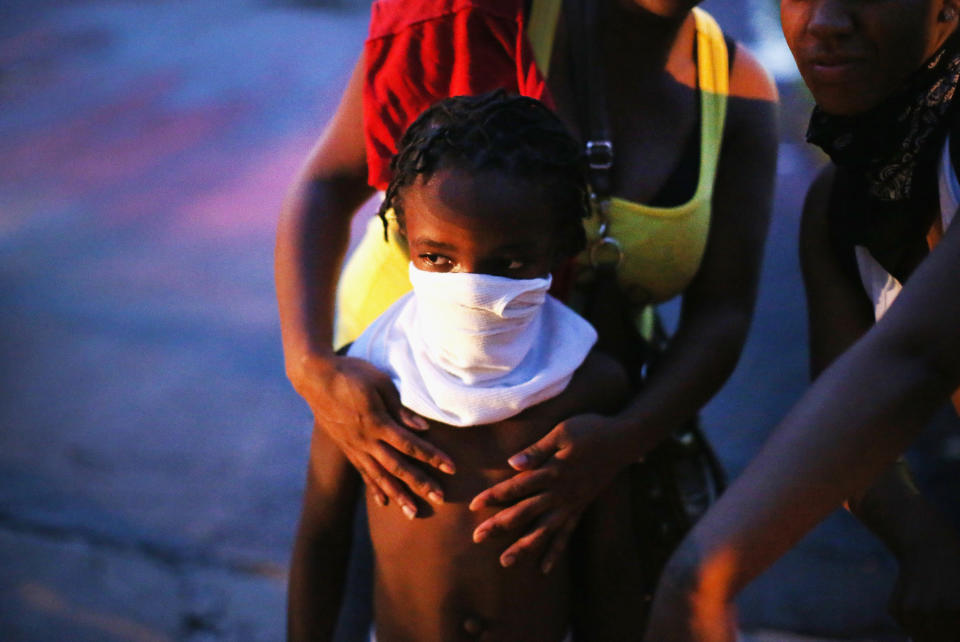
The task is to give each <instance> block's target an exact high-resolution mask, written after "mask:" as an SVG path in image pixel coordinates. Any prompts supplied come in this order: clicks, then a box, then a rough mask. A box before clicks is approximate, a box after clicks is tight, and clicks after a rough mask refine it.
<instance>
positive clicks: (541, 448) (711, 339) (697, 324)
mask: <svg viewBox="0 0 960 642" xmlns="http://www.w3.org/2000/svg"><path fill="white" fill-rule="evenodd" d="M735 61H736V62H735V64H734V68H733V72H732V74H731V94H732V95H731V97H730V98H729V103H728V117H727V124H726V130H725V134H724V140H723V147H722V151H721V157H720V164H719V167H718V172H717V177H716V181H715V187H714V197H713V217H712V220H711V227H710V232H709V236H708V239H707V246H706V250H705V253H704V257H703V260H702V263H701V266H700V269H699V271H698V273H697V276H696V277H695V278H694V280H693V282H692V283H691V285H690V286H689V288H688V289H687V291H686V292H685V293H684V297H683V305H682V309H681V314H680V322H679V327H678V329H677V332H676V334H675V335H674V337H673V338H672V340H671V342H670V346H669V348H668V349H667V350H666V351H665V353H664V354H663V355H662V357H661V358H660V360H659V361H658V366H657V369H656V370H655V371H654V372H652V373H651V374H650V377H649V379H648V381H647V382H646V383H645V386H644V388H643V390H642V392H640V393H639V395H637V396H636V397H635V398H634V399H633V400H632V402H631V403H630V404H629V405H628V406H627V408H626V410H624V411H623V412H622V413H620V414H619V415H617V416H615V417H612V418H598V417H593V416H580V417H573V418H571V419H569V420H567V421H565V422H562V423H560V424H559V425H558V426H557V427H556V428H555V429H554V430H553V431H551V432H550V433H549V434H547V435H546V436H545V437H544V438H543V439H541V440H540V441H538V442H537V443H535V444H533V445H532V446H530V447H529V448H527V449H526V450H524V451H523V452H521V453H518V454H517V455H515V456H514V457H513V458H511V460H510V463H511V465H512V466H513V467H514V468H516V469H518V470H520V471H522V472H521V473H519V474H518V475H516V476H514V477H513V478H511V479H509V480H507V481H505V482H501V483H500V484H498V485H497V486H494V487H492V488H490V489H488V490H487V491H485V492H484V493H482V494H481V495H478V496H477V497H476V498H475V499H474V501H473V504H472V506H473V507H474V508H477V507H480V506H483V505H503V504H506V505H508V507H507V508H506V509H504V510H502V511H500V512H499V513H497V514H495V515H494V516H493V517H491V518H490V519H488V520H486V521H485V522H484V523H482V524H480V525H479V526H478V528H477V531H476V533H475V539H484V538H485V537H486V536H488V535H489V534H491V533H494V532H498V531H505V530H514V529H516V530H521V531H523V530H525V531H526V533H525V535H524V537H522V538H521V539H520V540H519V541H518V542H517V543H516V544H514V545H513V546H511V547H510V548H508V549H507V550H506V551H505V552H504V554H503V556H502V557H501V562H510V561H512V560H515V559H516V558H517V557H519V556H520V555H531V554H533V555H536V554H539V553H540V552H541V551H543V550H544V548H545V547H546V546H547V545H548V544H549V550H548V552H547V554H546V556H545V558H544V561H543V564H544V567H545V568H547V569H548V568H549V567H550V566H551V565H552V562H553V560H555V559H556V558H557V556H558V555H559V554H560V553H561V552H562V550H563V547H564V546H565V543H566V540H567V538H568V536H569V534H570V532H571V531H572V530H573V528H574V527H575V525H576V522H577V519H578V517H579V515H580V513H581V512H582V511H583V509H584V507H585V506H586V505H587V504H588V503H589V502H590V501H592V500H593V499H594V498H595V497H596V496H597V495H598V494H599V492H600V491H601V489H602V488H603V487H604V486H605V485H606V484H607V483H608V482H609V481H610V480H611V479H612V478H613V475H614V474H616V472H617V471H618V470H620V469H621V468H623V467H624V466H626V465H627V464H628V463H630V462H631V461H635V460H636V459H638V458H639V457H641V456H643V455H644V454H645V453H646V452H648V451H649V450H650V449H651V448H653V447H654V446H655V445H656V444H657V443H659V442H660V441H661V440H662V439H663V438H664V437H666V436H667V435H668V434H669V433H670V432H671V431H673V430H674V429H675V428H677V427H678V426H680V425H682V424H683V423H684V422H685V421H687V420H688V419H690V418H691V417H692V416H694V415H695V414H696V412H697V411H698V410H699V409H700V408H701V407H702V406H703V405H704V404H705V403H706V402H707V401H708V400H709V399H710V398H711V397H712V396H713V395H714V394H715V393H716V391H717V390H719V388H720V387H721V386H722V385H723V383H724V382H725V381H726V379H727V377H729V375H730V373H731V372H732V371H733V368H734V366H735V365H736V362H737V359H738V358H739V355H740V351H741V349H742V347H743V344H744V341H745V338H746V334H747V330H748V328H749V325H750V319H751V316H752V313H753V306H754V301H755V299H756V291H757V282H758V278H759V271H760V263H761V257H762V252H763V243H764V240H765V238H766V232H767V227H768V224H769V216H770V206H771V200H772V199H771V197H772V190H773V181H774V173H775V167H776V140H777V134H776V100H777V97H776V88H775V86H774V85H773V82H772V81H771V80H770V78H769V77H768V76H767V74H766V72H765V71H764V70H763V68H762V67H761V66H760V65H759V63H757V62H756V60H755V59H754V58H753V57H752V56H751V55H750V53H749V52H748V51H746V50H745V49H743V48H740V49H739V50H738V51H737V55H736V58H735ZM531 496H534V497H536V504H535V505H536V509H535V510H531V509H530V508H529V507H530V504H531V502H529V501H527V502H525V503H524V506H525V507H526V508H525V510H520V509H519V508H518V506H515V505H513V502H514V501H517V500H519V499H521V498H529V497H531ZM531 533H535V534H536V536H535V537H529V535H530V534H531Z"/></svg>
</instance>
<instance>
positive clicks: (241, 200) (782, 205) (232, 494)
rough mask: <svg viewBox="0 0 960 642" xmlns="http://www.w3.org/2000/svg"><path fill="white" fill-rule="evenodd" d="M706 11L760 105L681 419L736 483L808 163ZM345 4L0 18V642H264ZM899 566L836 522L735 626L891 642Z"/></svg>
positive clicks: (295, 486) (769, 59) (269, 625)
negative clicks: (770, 192)
mask: <svg viewBox="0 0 960 642" xmlns="http://www.w3.org/2000/svg"><path fill="white" fill-rule="evenodd" d="M705 6H706V8H707V9H709V10H710V11H711V12H713V13H714V15H715V16H716V17H717V18H718V19H719V21H720V23H721V25H722V26H723V27H724V28H725V29H726V30H728V31H729V32H730V33H731V34H732V35H733V36H734V37H735V38H737V39H739V40H741V41H742V42H745V43H746V44H747V45H748V46H750V47H751V48H752V49H753V50H754V51H755V52H756V53H757V54H758V56H759V57H760V59H761V60H762V61H763V62H764V63H765V64H766V65H767V66H768V68H769V69H770V70H771V71H772V72H773V73H774V74H775V75H776V77H777V80H778V85H779V87H780V90H781V93H782V97H783V103H784V108H783V114H782V144H781V147H780V158H779V170H778V171H779V185H778V191H777V203H776V210H775V218H774V222H773V226H772V229H771V234H770V240H769V245H768V249H767V258H766V263H765V267H764V275H763V284H762V288H761V295H760V300H759V308H758V312H757V317H756V321H755V322H754V327H753V331H752V334H751V339H750V342H749V344H748V346H747V349H746V352H745V354H744V356H743V358H742V361H741V365H740V367H739V368H738V370H737V372H736V374H735V375H734V377H733V378H732V379H731V381H730V383H729V384H728V385H727V386H726V388H725V389H724V390H723V391H722V393H721V394H720V395H719V396H718V397H717V399H716V400H715V401H714V402H713V403H712V404H711V405H710V406H709V407H708V408H707V410H706V411H705V413H704V422H705V425H706V428H707V431H708V433H709V434H710V435H711V436H712V437H713V439H714V442H715V443H716V445H717V448H718V450H719V452H720V455H721V457H722V459H723V461H724V463H725V465H726V466H727V468H728V470H729V471H730V473H731V474H734V475H735V474H736V473H737V472H739V471H740V470H741V469H742V468H743V466H744V465H745V463H746V462H747V461H748V460H749V458H750V457H751V455H752V454H753V453H754V452H755V451H756V449H757V447H758V446H759V445H760V443H761V442H762V440H763V438H764V435H765V434H766V433H767V431H769V430H770V429H771V428H772V427H773V426H774V425H775V423H776V421H777V419H778V418H779V417H780V416H782V414H783V413H784V412H785V411H786V409H787V408H788V407H789V406H790V404H791V403H792V402H793V401H794V400H795V399H796V398H797V397H798V396H799V394H800V393H801V391H802V389H803V387H804V385H805V381H806V376H807V375H806V354H805V353H806V337H805V333H806V327H805V319H804V311H803V293H802V288H801V285H800V280H799V270H798V265H797V260H796V255H797V253H796V232H797V224H798V215H799V206H800V203H801V201H802V197H803V194H804V192H805V190H806V188H807V186H808V184H809V182H810V180H811V178H812V175H813V172H814V171H815V169H816V168H817V166H818V165H819V164H820V163H821V162H822V158H821V157H820V156H818V155H816V154H815V153H814V151H813V150H812V149H810V148H808V147H807V146H806V145H805V144H804V143H803V131H804V128H805V124H806V118H807V116H808V114H809V109H810V102H809V97H808V96H807V94H806V93H805V91H804V90H803V89H802V87H801V86H800V84H799V81H798V79H797V76H796V70H795V68H794V67H793V62H792V59H790V57H789V53H788V52H787V51H786V48H785V45H784V44H783V43H782V40H781V38H780V32H779V24H778V19H777V15H776V6H775V4H774V3H772V2H771V1H770V0H723V1H720V0H708V2H707V3H706V4H705ZM368 7H369V5H368V3H367V2H365V1H363V0H327V1H321V0H315V1H313V2H295V1H292V0H290V1H282V0H277V1H274V2H270V1H267V0H220V1H218V2H210V1H194V2H185V1H175V0H167V1H157V0H154V1H147V0H115V1H107V0H74V1H73V2H68V1H63V0H33V1H30V2H28V1H25V0H5V1H4V2H3V3H2V5H0V364H2V365H0V368H2V371H0V373H2V374H0V384H2V385H0V639H3V640H136V641H147V640H151V641H152V640H190V641H201V640H279V639H282V637H283V623H284V599H285V598H284V593H285V581H286V572H287V558H288V552H289V549H290V545H291V540H292V534H293V530H294V527H295V521H296V518H297V514H298V510H299V502H300V496H301V492H302V488H303V478H304V471H305V462H306V454H307V443H308V439H309V434H310V414H309V412H308V409H307V406H306V405H305V404H304V403H303V402H302V401H301V400H300V399H299V398H298V397H297V396H296V394H295V393H294V392H293V390H292V389H291V388H290V387H289V385H288V383H287V381H286V379H285V376H284V372H283V364H282V355H281V350H280V334H279V325H278V320H277V313H276V305H275V301H274V291H273V283H272V251H273V236H274V226H275V222H276V218H277V213H278V210H279V208H280V204H281V201H282V199H283V196H284V192H285V189H286V188H287V185H288V184H289V182H290V181H291V179H292V177H293V175H294V173H295V171H296V170H297V168H298V166H299V164H300V162H302V160H303V159H304V157H305V156H306V154H307V151H308V150H309V148H310V147H311V145H312V144H313V142H314V141H315V140H316V138H317V137H318V135H319V134H320V132H321V130H322V127H323V125H324V123H325V122H326V120H327V119H328V118H329V116H330V115H331V114H332V112H333V109H334V107H335V106H336V103H337V99H338V97H339V93H340V91H341V89H342V87H343V84H344V83H345V80H346V77H347V74H348V72H349V69H350V67H351V65H352V63H353V61H354V60H355V58H356V56H357V54H358V53H359V51H360V48H361V46H362V42H363V38H364V35H365V30H366V23H367V11H368ZM368 214H369V211H368ZM360 218H362V217H358V220H359V219H360ZM665 313H666V314H667V315H668V316H669V315H675V314H676V306H675V305H673V306H667V308H666V310H665ZM958 458H960V440H958V439H957V437H951V436H950V435H949V433H947V432H946V431H945V430H943V429H937V428H933V429H931V430H930V431H929V432H928V434H926V435H925V436H924V438H923V439H922V440H921V443H920V445H919V446H918V448H917V449H915V452H914V453H912V459H913V461H914V463H915V465H916V467H917V469H918V471H919V474H920V477H921V481H922V482H923V483H925V484H926V485H927V486H928V488H929V489H930V490H931V492H932V493H933V494H934V496H935V498H941V499H942V498H950V497H951V496H952V497H954V498H955V497H957V496H960V495H958V492H957V491H958V490H960V489H958V488H957V478H958V475H957V474H956V473H957V469H958ZM895 570H896V569H895V564H894V562H893V560H892V559H891V558H890V557H889V556H888V555H887V554H886V553H885V552H884V551H883V549H882V548H881V547H880V545H879V544H877V543H876V542H875V541H874V540H873V539H872V538H871V537H870V536H869V535H867V534H866V532H865V530H864V529H863V528H861V527H860V526H859V525H858V524H857V523H856V522H855V521H854V520H853V519H852V518H850V517H849V516H847V515H845V514H838V515H836V516H834V517H833V518H831V519H830V520H829V521H828V522H827V523H825V524H824V525H823V526H821V527H820V528H819V529H818V530H817V531H816V532H815V533H813V534H812V535H811V536H810V537H808V538H807V539H806V540H804V542H803V543H802V544H801V545H800V546H799V547H798V548H797V549H796V550H795V551H793V552H792V553H791V554H790V555H788V556H787V557H786V558H785V559H784V560H783V561H781V562H780V563H779V564H778V565H777V566H775V567H774V568H773V569H771V570H770V571H769V572H768V573H767V574H766V575H764V576H763V577H762V578H761V579H760V580H758V581H757V582H755V583H754V584H753V585H752V586H751V587H750V588H749V589H748V590H747V591H746V592H745V593H744V595H743V596H742V598H741V600H740V614H741V622H742V625H743V627H744V628H745V630H747V631H748V632H752V633H751V634H750V636H749V637H748V639H757V640H759V639H764V640H787V639H828V638H836V639H839V638H842V639H860V640H896V639H901V638H899V637H898V636H897V634H896V630H895V628H894V627H893V624H892V622H891V621H890V620H889V619H888V618H887V616H886V615H885V602H886V599H887V596H888V594H889V591H890V589H891V587H892V583H893V579H894V576H895ZM788 632H789V633H788ZM792 634H797V636H798V637H793V635H792ZM801 634H802V635H803V637H802V638H800V637H799V636H800V635H801Z"/></svg>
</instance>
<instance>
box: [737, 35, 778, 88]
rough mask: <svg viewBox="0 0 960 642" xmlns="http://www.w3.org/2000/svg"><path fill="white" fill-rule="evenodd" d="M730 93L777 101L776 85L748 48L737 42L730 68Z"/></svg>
mask: <svg viewBox="0 0 960 642" xmlns="http://www.w3.org/2000/svg"><path fill="white" fill-rule="evenodd" d="M730 95H731V96H735V97H737V98H747V99H751V100H763V101H767V102H777V101H778V100H779V99H780V97H779V94H778V93H777V85H776V83H774V81H773V78H772V77H771V76H770V74H769V72H767V70H766V69H765V68H764V66H763V65H761V64H760V61H759V60H757V58H756V56H754V55H753V53H751V51H750V50H749V49H747V48H746V47H744V46H743V45H741V44H739V43H737V51H736V52H735V53H734V57H733V69H731V70H730Z"/></svg>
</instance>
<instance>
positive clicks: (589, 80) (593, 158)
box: [564, 0, 614, 200]
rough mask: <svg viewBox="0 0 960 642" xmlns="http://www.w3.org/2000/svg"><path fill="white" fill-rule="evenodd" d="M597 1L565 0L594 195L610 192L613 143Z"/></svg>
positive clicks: (579, 114)
mask: <svg viewBox="0 0 960 642" xmlns="http://www.w3.org/2000/svg"><path fill="white" fill-rule="evenodd" d="M600 4H601V3H600V2H597V1H596V0H565V2H564V16H565V21H566V25H567V33H568V34H569V38H570V47H569V51H570V69H571V75H572V76H573V78H572V80H573V87H574V90H575V93H576V102H577V123H578V124H579V126H580V130H581V135H582V137H583V139H584V141H585V152H586V159H587V171H588V178H589V179H590V187H591V189H592V190H593V194H594V195H595V196H596V198H597V199H599V200H603V199H606V198H608V197H609V196H610V195H611V193H612V192H613V172H612V169H613V161H614V155H613V143H612V142H611V140H610V126H609V113H608V112H607V92H606V87H605V86H604V84H605V83H604V74H603V71H602V70H603V66H602V60H601V54H600V50H599V47H598V42H597V37H598V33H599V22H600V16H599V12H600V8H599V5H600Z"/></svg>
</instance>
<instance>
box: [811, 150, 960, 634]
mask: <svg viewBox="0 0 960 642" xmlns="http://www.w3.org/2000/svg"><path fill="white" fill-rule="evenodd" d="M832 181H833V168H832V166H828V167H826V168H825V169H824V170H823V171H822V172H821V173H820V175H819V176H818V177H817V179H816V180H815V181H814V183H813V185H812V186H811V188H810V192H809V194H808V196H807V201H806V203H805V207H804V216H803V221H804V225H803V230H802V234H801V238H800V256H801V266H802V268H803V282H804V285H805V287H806V292H807V312H808V321H809V324H808V325H809V329H810V372H811V375H812V378H813V379H816V378H817V377H818V376H819V375H820V373H821V372H823V371H824V370H825V369H826V368H827V367H829V365H830V364H831V363H832V362H833V361H835V360H836V359H837V358H838V357H839V356H840V355H842V354H843V353H844V352H845V351H846V350H847V349H849V348H850V346H851V345H853V344H854V343H855V342H856V341H857V340H858V339H859V338H860V337H862V336H863V335H864V334H865V333H866V332H867V331H869V330H870V328H871V327H873V322H874V319H873V317H874V312H873V308H872V305H871V303H870V301H869V300H868V298H867V296H866V294H865V292H864V290H863V286H862V285H861V283H860V276H859V272H858V271H857V267H856V263H855V261H854V259H853V257H852V255H850V254H849V253H846V254H841V250H839V249H838V248H835V247H834V244H833V243H832V242H831V239H830V236H829V233H828V229H829V228H828V225H827V219H826V215H827V214H826V213H827V204H828V200H829V195H830V191H831V189H832ZM846 505H847V508H848V509H849V510H850V512H851V513H853V514H854V515H855V516H856V517H857V518H858V519H859V520H860V521H861V522H863V523H864V525H866V526H867V527H868V528H869V529H870V530H871V531H873V533H874V534H875V535H877V537H879V538H880V539H881V540H882V541H883V542H884V544H885V545H886V546H887V547H888V548H889V549H890V551H891V552H892V553H893V554H894V556H895V557H896V558H897V562H898V565H899V568H900V573H899V576H898V578H897V583H896V586H895V589H894V591H893V594H892V595H891V598H890V612H891V614H892V615H893V616H894V617H895V618H896V620H897V621H898V622H899V623H900V624H901V625H902V626H903V627H904V628H905V629H906V630H907V631H908V632H909V633H910V634H911V635H912V636H913V637H914V638H915V639H917V640H920V641H921V642H924V641H926V640H938V639H943V638H942V637H941V636H943V635H947V634H952V633H953V632H955V631H957V630H960V620H958V613H957V611H958V607H960V572H956V571H958V570H960V568H958V565H960V542H958V540H957V535H956V533H955V532H954V530H953V528H952V527H951V526H950V525H949V524H948V523H947V521H946V520H945V519H944V517H943V516H942V515H941V514H940V513H939V511H937V509H936V508H935V507H934V506H933V505H932V504H930V503H929V502H928V501H927V500H926V499H925V498H924V497H923V496H922V495H921V494H920V493H919V492H918V491H917V489H916V487H915V486H914V484H913V480H912V478H911V476H910V471H909V470H908V468H907V466H906V463H905V462H903V461H898V462H896V463H895V464H894V465H893V466H891V467H890V468H889V469H887V470H886V471H885V472H884V473H882V474H881V475H880V477H879V478H878V479H877V480H875V481H874V482H873V483H872V485H871V486H870V487H869V488H867V489H866V490H865V491H863V492H861V493H857V494H855V495H854V496H852V497H848V498H847V500H846ZM951 571H954V572H951ZM947 639H949V638H947Z"/></svg>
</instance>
